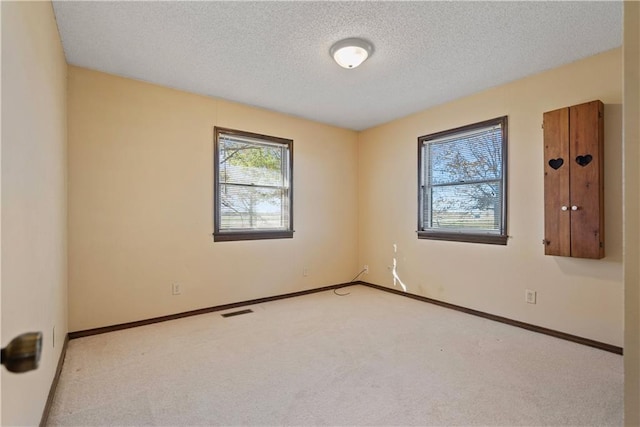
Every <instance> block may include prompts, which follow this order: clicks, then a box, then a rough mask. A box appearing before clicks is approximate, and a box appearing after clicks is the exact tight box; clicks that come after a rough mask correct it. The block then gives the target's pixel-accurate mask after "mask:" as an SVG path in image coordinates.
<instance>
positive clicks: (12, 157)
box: [1, 2, 67, 425]
mask: <svg viewBox="0 0 640 427" xmlns="http://www.w3.org/2000/svg"><path fill="white" fill-rule="evenodd" d="M1 7H2V124H3V126H2V181H1V182H2V257H1V259H2V261H1V262H2V267H3V268H2V345H3V346H4V345H6V344H7V343H8V342H9V341H10V340H11V339H12V338H13V337H14V336H16V335H19V334H21V333H23V332H27V331H42V333H43V334H44V342H43V353H42V359H41V363H40V368H39V369H38V370H36V371H33V372H29V373H26V374H21V375H16V374H11V373H9V372H7V371H6V370H5V369H2V374H1V375H2V424H3V425H37V424H38V423H39V422H40V418H41V416H42V411H43V409H44V405H45V402H46V399H47V394H48V392H49V387H50V386H51V381H52V380H53V376H54V374H55V369H56V365H57V362H58V358H59V354H60V351H61V349H62V343H63V341H64V336H65V335H66V333H67V281H66V274H67V272H66V265H67V257H66V254H67V248H66V239H67V238H66V236H67V226H66V221H67V194H66V106H65V104H66V71H67V66H66V63H65V59H64V55H63V52H62V46H61V44H60V39H59V37H58V31H57V28H56V22H55V19H54V15H53V10H52V7H51V3H50V2H17V3H13V2H2V6H1ZM54 327H55V331H56V332H55V347H54V340H53V329H54Z"/></svg>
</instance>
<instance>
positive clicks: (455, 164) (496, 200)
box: [418, 116, 507, 245]
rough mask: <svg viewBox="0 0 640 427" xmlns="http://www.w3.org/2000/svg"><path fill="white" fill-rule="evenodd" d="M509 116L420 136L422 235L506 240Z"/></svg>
mask: <svg viewBox="0 0 640 427" xmlns="http://www.w3.org/2000/svg"><path fill="white" fill-rule="evenodd" d="M506 158H507V116H504V117H499V118H497V119H493V120H487V121H484V122H481V123H475V124H472V125H468V126H463V127H460V128H457V129H452V130H447V131H444V132H438V133H435V134H431V135H426V136H421V137H420V138H418V159H419V160H418V164H419V191H418V210H419V213H418V238H420V239H436V240H453V241H461V242H474V243H492V244H498V245H506V244H507V178H506V175H507V163H506Z"/></svg>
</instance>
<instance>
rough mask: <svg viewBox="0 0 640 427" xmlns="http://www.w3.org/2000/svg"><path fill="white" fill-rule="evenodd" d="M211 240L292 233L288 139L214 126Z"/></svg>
mask: <svg viewBox="0 0 640 427" xmlns="http://www.w3.org/2000/svg"><path fill="white" fill-rule="evenodd" d="M214 134H215V162H216V171H215V175H214V176H215V178H214V181H215V182H214V187H215V190H214V191H215V215H214V216H215V219H214V223H215V226H214V233H213V236H214V241H216V242H217V241H232V240H256V239H285V238H292V237H293V185H292V182H291V180H292V176H293V141H292V140H289V139H283V138H276V137H273V136H265V135H258V134H254V133H249V132H242V131H239V130H233V129H224V128H219V127H216V128H215V129H214Z"/></svg>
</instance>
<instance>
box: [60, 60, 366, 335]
mask: <svg viewBox="0 0 640 427" xmlns="http://www.w3.org/2000/svg"><path fill="white" fill-rule="evenodd" d="M214 126H223V127H230V128H236V129H241V130H245V131H250V132H256V133H262V134H267V135H273V136H278V137H283V138H290V139H293V140H294V149H293V152H294V229H295V235H294V238H293V239H282V240H264V241H245V242H217V243H214V242H213V240H212V235H211V233H212V232H213V127H214ZM356 163H357V136H356V133H355V132H352V131H347V130H343V129H338V128H335V127H330V126H327V125H322V124H318V123H314V122H310V121H306V120H302V119H298V118H294V117H291V116H286V115H283V114H278V113H275V112H270V111H266V110H261V109H257V108H252V107H248V106H243V105H240V104H235V103H231V102H226V101H222V100H216V99H212V98H208V97H203V96H198V95H193V94H189V93H185V92H180V91H176V90H172V89H167V88H163V87H159V86H154V85H151V84H146V83H142V82H138V81H133V80H129V79H124V78H119V77H115V76H111V75H107V74H103V73H98V72H94V71H90V70H87V69H82V68H77V67H69V325H70V330H71V331H77V330H85V329H89V328H95V327H100V326H108V325H113V324H117V323H123V322H130V321H135V320H140V319H148V318H151V317H156V316H163V315H167V314H172V313H179V312H183V311H188V310H193V309H198V308H203V307H210V306H215V305H220V304H226V303H232V302H238V301H244V300H249V299H254V298H260V297H266V296H272V295H279V294H284V293H288V292H295V291H300V290H305V289H311V288H317V287H320V286H324V285H330V284H336V283H341V282H346V281H349V280H350V279H351V278H352V277H353V276H354V275H355V274H356V273H357V264H356V259H357V258H356V257H357V254H356V252H357V181H356V179H357V176H356V174H355V172H354V165H355V164H356ZM305 266H306V267H308V268H309V272H310V274H309V275H308V276H307V277H303V274H302V272H303V268H304V267H305ZM173 282H178V283H180V284H182V287H183V291H182V295H179V296H172V295H171V283H173Z"/></svg>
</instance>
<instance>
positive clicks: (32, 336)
mask: <svg viewBox="0 0 640 427" xmlns="http://www.w3.org/2000/svg"><path fill="white" fill-rule="evenodd" d="M41 354H42V332H27V333H25V334H22V335H18V336H17V337H15V338H14V339H12V340H11V342H10V343H9V345H7V346H6V347H5V348H3V349H2V352H1V355H0V360H1V361H2V364H3V365H4V367H5V368H7V370H8V371H9V372H15V373H22V372H28V371H32V370H34V369H38V364H39V363H40V355H41Z"/></svg>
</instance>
